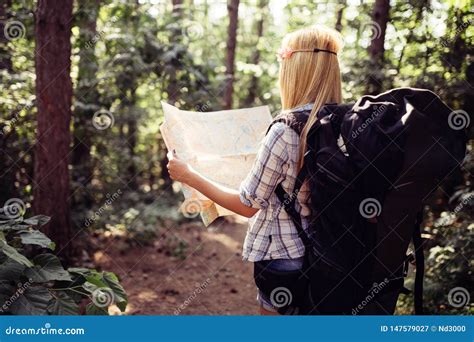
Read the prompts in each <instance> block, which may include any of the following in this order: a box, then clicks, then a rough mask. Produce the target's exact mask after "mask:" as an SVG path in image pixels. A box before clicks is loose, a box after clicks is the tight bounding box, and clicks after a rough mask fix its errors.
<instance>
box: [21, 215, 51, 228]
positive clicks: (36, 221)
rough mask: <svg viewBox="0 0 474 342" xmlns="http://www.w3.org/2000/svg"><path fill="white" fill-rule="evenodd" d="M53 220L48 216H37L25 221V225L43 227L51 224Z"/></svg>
mask: <svg viewBox="0 0 474 342" xmlns="http://www.w3.org/2000/svg"><path fill="white" fill-rule="evenodd" d="M49 220H51V218H50V217H49V216H46V215H36V216H33V217H30V218H27V219H25V220H23V222H24V223H26V224H30V225H32V226H43V225H45V224H46V223H48V222H49Z"/></svg>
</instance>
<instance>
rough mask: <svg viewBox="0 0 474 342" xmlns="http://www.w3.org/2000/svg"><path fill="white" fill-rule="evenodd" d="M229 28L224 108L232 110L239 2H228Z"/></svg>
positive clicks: (236, 0)
mask: <svg viewBox="0 0 474 342" xmlns="http://www.w3.org/2000/svg"><path fill="white" fill-rule="evenodd" d="M227 11H228V13H229V26H228V30H227V57H226V80H225V81H226V83H225V92H224V108H226V109H230V108H232V97H233V93H234V74H235V48H236V46H237V28H238V25H239V0H228V1H227Z"/></svg>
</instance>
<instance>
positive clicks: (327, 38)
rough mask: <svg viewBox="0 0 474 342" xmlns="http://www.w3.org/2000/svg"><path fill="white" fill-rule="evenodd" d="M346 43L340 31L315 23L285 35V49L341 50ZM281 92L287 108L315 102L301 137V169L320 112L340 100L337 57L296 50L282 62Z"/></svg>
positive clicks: (326, 53)
mask: <svg viewBox="0 0 474 342" xmlns="http://www.w3.org/2000/svg"><path fill="white" fill-rule="evenodd" d="M342 46H343V40H342V37H341V35H340V34H339V32H337V31H335V30H332V29H329V28H327V27H325V26H312V27H308V28H305V29H301V30H298V31H295V32H292V33H289V34H287V35H286V36H285V38H284V39H283V43H282V49H283V50H285V49H289V50H293V51H294V50H311V51H312V50H313V49H321V50H329V51H332V52H334V53H338V52H339V51H340V50H341V49H342ZM279 84H280V92H281V105H282V109H283V110H287V109H291V108H295V107H298V106H302V105H305V104H307V103H314V106H313V109H312V111H311V114H310V116H309V118H308V122H307V123H306V125H305V127H304V129H303V131H302V132H301V137H300V152H299V162H298V166H299V168H301V167H302V165H303V157H304V154H305V152H306V138H307V136H308V132H309V130H310V128H311V127H312V126H313V125H314V123H315V122H316V121H317V117H316V113H317V112H318V111H319V109H320V108H321V107H322V106H323V105H324V104H325V103H340V102H341V101H342V94H341V75H340V70H339V62H338V59H337V56H336V55H335V54H333V53H329V52H307V51H304V52H295V53H293V54H291V55H290V57H289V58H284V59H283V60H282V61H281V64H280V77H279Z"/></svg>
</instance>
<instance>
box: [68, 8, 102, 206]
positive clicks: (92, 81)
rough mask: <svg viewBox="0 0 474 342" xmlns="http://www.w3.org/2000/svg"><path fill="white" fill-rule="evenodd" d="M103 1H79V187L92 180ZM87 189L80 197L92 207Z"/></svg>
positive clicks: (76, 168)
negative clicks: (99, 20) (96, 51)
mask: <svg viewBox="0 0 474 342" xmlns="http://www.w3.org/2000/svg"><path fill="white" fill-rule="evenodd" d="M99 9H100V0H78V11H77V12H76V15H75V19H76V23H77V25H78V27H79V37H78V40H77V45H78V48H79V65H78V76H77V88H76V91H75V106H74V118H73V120H74V149H73V154H72V164H73V174H72V176H73V181H74V184H75V185H76V186H80V187H84V188H85V187H87V186H88V185H89V184H90V181H91V178H92V171H93V166H92V160H91V155H90V149H91V145H92V136H93V134H94V132H93V130H94V129H93V126H92V125H91V123H92V118H93V115H94V113H95V112H96V111H97V110H99V106H98V103H99V93H98V91H97V87H96V85H97V77H96V76H97V58H96V55H95V45H96V42H97V36H96V35H97V29H96V22H97V17H98V15H99ZM89 194H90V192H89V191H87V189H82V190H78V191H77V194H76V198H77V197H79V199H78V201H79V202H81V203H83V204H84V205H85V206H86V207H87V208H90V206H91V205H92V198H91V196H90V195H89Z"/></svg>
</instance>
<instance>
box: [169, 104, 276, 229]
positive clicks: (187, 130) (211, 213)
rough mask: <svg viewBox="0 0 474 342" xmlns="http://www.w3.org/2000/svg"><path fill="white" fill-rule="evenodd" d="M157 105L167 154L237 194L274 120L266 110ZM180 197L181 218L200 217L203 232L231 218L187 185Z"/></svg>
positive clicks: (183, 185)
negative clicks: (221, 218) (198, 109)
mask: <svg viewBox="0 0 474 342" xmlns="http://www.w3.org/2000/svg"><path fill="white" fill-rule="evenodd" d="M161 104H162V106H163V111H164V116H165V121H164V123H163V124H162V125H161V126H160V130H161V134H162V136H163V139H164V141H165V144H166V147H167V148H168V151H172V150H173V149H174V150H175V151H176V153H177V155H178V157H179V158H180V159H182V160H185V161H187V162H188V163H189V164H190V165H191V166H192V167H193V168H194V169H195V170H196V171H198V172H199V173H201V174H202V175H204V176H206V177H207V178H209V179H211V180H213V181H215V182H218V183H220V184H222V185H225V186H227V187H230V188H233V189H238V188H239V185H240V183H241V182H242V181H243V180H244V179H245V177H246V176H247V174H248V173H249V171H250V169H251V168H252V165H253V162H254V160H255V157H256V154H257V151H258V148H259V146H260V142H261V141H262V139H263V137H264V135H265V132H266V130H267V128H268V125H269V124H270V122H271V120H272V116H271V114H270V110H269V108H268V107H267V106H262V107H255V108H245V109H235V110H223V111H217V112H191V111H184V110H180V109H178V108H176V107H174V106H171V105H170V104H167V103H165V102H161ZM182 191H183V193H184V198H185V200H184V202H183V204H182V205H181V211H182V212H183V214H185V215H187V216H197V215H198V214H200V215H201V218H202V220H203V222H204V224H205V225H206V226H207V225H209V224H210V223H211V222H212V221H214V220H215V219H216V218H217V217H219V216H225V215H230V214H231V212H230V211H228V210H226V209H224V208H222V207H220V206H219V205H217V204H215V203H214V202H212V201H211V200H209V199H208V198H206V197H205V196H204V195H202V194H201V193H199V192H198V191H197V190H195V189H192V188H190V187H189V186H187V185H185V184H182Z"/></svg>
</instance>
